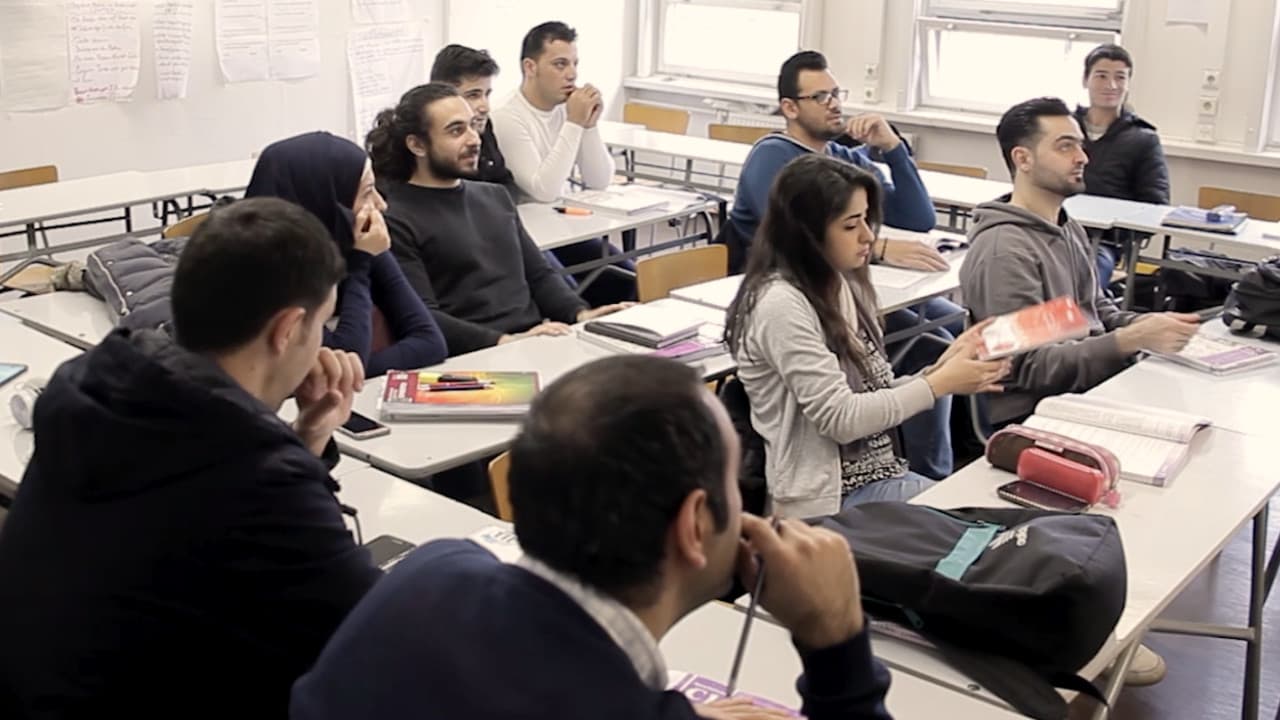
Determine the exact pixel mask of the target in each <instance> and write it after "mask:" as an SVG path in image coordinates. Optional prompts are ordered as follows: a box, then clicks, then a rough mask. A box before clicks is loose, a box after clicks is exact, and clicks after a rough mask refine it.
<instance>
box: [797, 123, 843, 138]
mask: <svg viewBox="0 0 1280 720" xmlns="http://www.w3.org/2000/svg"><path fill="white" fill-rule="evenodd" d="M797 122H798V123H799V124H800V127H801V128H802V129H803V130H804V131H805V132H806V133H808V134H809V135H811V136H813V137H815V138H818V139H820V140H828V141H830V140H835V139H836V138H838V137H840V136H841V135H843V134H844V125H838V126H836V127H834V128H833V127H831V125H829V124H827V121H826V119H825V118H824V119H823V120H820V121H818V122H813V121H811V120H809V119H808V118H798V119H797Z"/></svg>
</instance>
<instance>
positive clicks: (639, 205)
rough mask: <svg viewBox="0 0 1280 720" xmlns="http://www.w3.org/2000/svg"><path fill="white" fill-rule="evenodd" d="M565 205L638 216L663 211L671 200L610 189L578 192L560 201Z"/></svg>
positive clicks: (608, 213)
mask: <svg viewBox="0 0 1280 720" xmlns="http://www.w3.org/2000/svg"><path fill="white" fill-rule="evenodd" d="M561 200H562V202H563V203H564V204H565V205H568V206H571V207H580V208H586V209H588V210H591V211H593V212H598V213H601V214H604V215H623V216H630V215H638V214H640V213H644V212H649V211H651V210H665V209H666V207H667V205H668V204H669V203H670V202H671V198H669V197H667V196H664V195H660V194H658V193H647V192H644V191H643V190H640V189H637V188H633V187H627V188H623V187H617V186H614V187H610V188H608V189H606V190H580V191H578V192H573V193H569V194H568V195H565V196H564V197H563V198H562V199H561Z"/></svg>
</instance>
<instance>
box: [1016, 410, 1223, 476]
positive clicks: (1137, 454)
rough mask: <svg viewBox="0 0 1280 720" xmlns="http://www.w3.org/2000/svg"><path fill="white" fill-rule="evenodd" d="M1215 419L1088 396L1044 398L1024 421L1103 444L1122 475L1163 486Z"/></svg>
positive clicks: (1072, 436) (1031, 424)
mask: <svg viewBox="0 0 1280 720" xmlns="http://www.w3.org/2000/svg"><path fill="white" fill-rule="evenodd" d="M1211 424H1212V422H1211V421H1210V420H1209V419H1208V418H1202V417H1196V416H1194V415H1187V414H1184V413H1179V412H1173V411H1170V410H1160V409H1158V408H1153V407H1147V406H1145V405H1134V404H1131V403H1118V402H1114V401H1111V400H1104V399H1102V398H1097V397H1086V396H1084V395H1058V396H1056V397H1051V398H1045V399H1044V400H1041V401H1040V402H1039V404H1037V405H1036V414H1035V415H1032V416H1031V417H1030V418H1028V419H1027V421H1026V422H1024V423H1023V425H1026V426H1027V427H1033V428H1037V429H1039V430H1047V431H1049V432H1055V433H1058V434H1059V435H1066V436H1067V437H1070V438H1075V439H1076V440H1082V441H1084V442H1087V443H1093V444H1094V445H1099V446H1101V447H1104V448H1106V449H1108V450H1110V451H1111V452H1112V453H1114V454H1115V456H1116V458H1117V459H1118V460H1119V461H1120V479H1122V480H1132V481H1134V482H1140V483H1146V484H1147V485H1156V486H1158V487H1164V486H1166V485H1168V484H1169V483H1170V482H1172V481H1173V478H1174V476H1175V475H1177V474H1178V471H1179V470H1181V469H1182V466H1183V464H1184V463H1185V462H1186V459H1187V454H1188V453H1189V452H1190V450H1191V440H1192V439H1193V438H1194V437H1195V434H1196V433H1197V432H1198V431H1199V430H1200V429H1201V428H1205V427H1208V426H1209V425H1211Z"/></svg>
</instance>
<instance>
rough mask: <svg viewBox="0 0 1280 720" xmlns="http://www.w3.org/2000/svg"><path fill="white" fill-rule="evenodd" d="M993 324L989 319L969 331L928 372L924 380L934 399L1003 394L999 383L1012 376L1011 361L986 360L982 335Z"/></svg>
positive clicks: (957, 339)
mask: <svg viewBox="0 0 1280 720" xmlns="http://www.w3.org/2000/svg"><path fill="white" fill-rule="evenodd" d="M993 321H994V319H993V318H988V319H986V320H983V321H982V322H980V323H978V324H977V325H974V326H973V327H971V328H969V329H968V330H966V331H965V332H964V333H963V334H961V335H960V337H958V338H956V339H955V341H954V342H952V343H951V345H950V346H949V347H948V348H947V349H946V350H945V351H944V352H943V353H942V356H941V357H939V358H938V362H937V363H935V364H934V365H933V366H932V367H930V368H928V369H927V370H925V375H924V379H925V380H926V381H927V382H928V383H929V387H930V388H932V390H933V396H934V397H943V396H944V395H953V394H960V395H974V394H977V393H985V392H1000V391H1001V390H1003V389H1004V388H1003V387H1002V386H1001V385H1000V384H999V383H1000V381H1001V380H1002V379H1004V378H1005V376H1007V375H1008V374H1009V369H1010V361H1009V360H1008V359H1003V360H983V359H981V352H982V349H983V347H984V345H983V336H982V334H983V332H985V331H986V329H987V328H988V327H989V326H990V325H991V323H992V322H993Z"/></svg>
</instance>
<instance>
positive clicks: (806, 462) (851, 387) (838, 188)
mask: <svg viewBox="0 0 1280 720" xmlns="http://www.w3.org/2000/svg"><path fill="white" fill-rule="evenodd" d="M880 200H881V189H880V185H879V183H878V182H877V181H876V179H875V177H874V176H872V175H871V174H869V173H867V172H866V171H864V170H860V169H858V168H856V167H854V166H853V165H850V164H848V163H844V162H840V161H837V160H833V159H831V158H829V157H824V156H822V155H817V154H810V155H804V156H801V157H799V158H797V159H795V160H793V161H791V162H790V163H788V164H787V166H786V167H785V168H784V169H783V170H782V172H781V173H780V174H779V175H778V178H777V180H776V181H775V182H774V185H773V189H772V190H771V192H770V194H769V205H768V209H767V211H766V213H765V217H764V220H763V222H762V223H761V225H760V229H759V231H758V232H757V234H756V238H755V240H754V241H753V242H752V245H751V251H750V252H751V255H750V257H749V259H748V261H747V270H746V275H745V277H744V278H743V282H742V287H741V289H740V290H739V291H738V296H737V297H736V298H735V299H734V301H733V304H732V305H731V306H730V307H729V310H728V316H727V319H726V322H725V328H726V339H727V341H728V343H729V347H730V350H731V351H732V353H733V355H734V358H735V359H736V360H737V362H738V377H739V378H740V379H741V381H742V384H743V387H744V389H745V390H746V392H747V397H748V398H749V399H750V401H751V424H752V427H754V428H755V430H756V432H758V433H759V434H760V435H761V437H762V438H763V439H764V444H765V477H766V479H767V480H768V486H769V500H770V504H771V506H772V511H773V512H775V513H778V514H781V515H786V516H792V517H812V516H816V515H824V514H831V513H834V512H837V511H838V510H840V508H841V507H842V506H846V505H850V504H854V503H858V502H867V501H871V500H904V499H906V498H909V497H911V496H913V495H915V494H917V493H919V492H921V491H922V490H924V489H925V488H927V487H928V486H929V485H932V483H933V481H931V480H929V479H927V478H924V477H923V476H920V475H917V474H915V473H912V472H910V471H909V470H908V469H907V463H906V461H905V460H903V459H902V458H901V457H899V456H898V455H897V454H896V452H895V451H894V448H893V441H892V438H891V437H890V435H889V431H890V430H892V429H893V428H894V427H896V426H898V425H899V424H901V423H902V421H903V420H905V419H907V418H909V417H911V416H913V415H915V414H917V413H920V412H923V411H925V410H927V409H928V408H930V407H932V406H933V404H934V402H935V401H936V400H937V398H939V397H942V396H944V395H948V394H952V393H973V392H985V391H991V390H994V389H997V386H996V383H997V382H998V381H999V380H1000V378H1001V377H1003V376H1004V374H1005V373H1006V372H1007V371H1008V365H1007V364H1006V363H1004V362H982V361H979V360H978V359H977V357H976V356H977V349H978V341H979V336H978V332H979V331H980V330H981V326H978V327H975V328H973V329H972V330H970V331H969V332H967V333H965V334H964V335H962V336H961V337H960V338H958V339H957V340H956V341H955V343H953V344H952V345H951V347H950V348H948V349H947V351H946V352H944V353H943V355H942V356H941V357H940V358H939V360H938V362H937V364H935V365H933V366H932V367H929V368H926V369H925V370H924V371H923V372H921V373H920V374H918V375H915V376H909V377H903V378H896V377H894V373H893V368H892V367H891V366H890V365H889V360H888V358H887V356H886V355H885V350H884V338H883V334H882V332H881V327H880V321H879V314H880V313H879V307H878V305H877V302H876V296H875V290H874V289H873V288H872V286H871V281H870V275H869V271H868V267H867V261H868V259H869V258H870V256H871V246H872V244H873V242H874V241H875V236H876V231H877V230H878V229H879V224H880V213H881V210H880Z"/></svg>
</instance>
